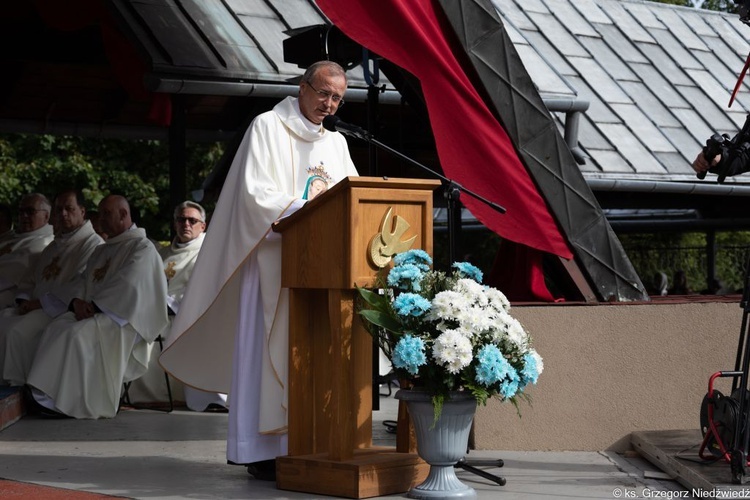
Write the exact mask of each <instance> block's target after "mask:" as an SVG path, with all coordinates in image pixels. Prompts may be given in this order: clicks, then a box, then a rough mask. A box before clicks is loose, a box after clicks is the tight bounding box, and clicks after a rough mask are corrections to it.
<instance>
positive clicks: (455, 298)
mask: <svg viewBox="0 0 750 500" xmlns="http://www.w3.org/2000/svg"><path fill="white" fill-rule="evenodd" d="M468 306H469V304H468V302H467V300H466V297H464V296H463V295H461V294H460V293H457V292H454V291H452V290H446V291H444V292H440V293H439V294H437V295H435V298H433V299H432V307H430V312H429V313H427V319H428V320H430V321H435V320H440V319H446V320H451V319H455V318H456V317H457V316H458V314H459V313H460V312H461V310H462V309H465V308H467V307H468Z"/></svg>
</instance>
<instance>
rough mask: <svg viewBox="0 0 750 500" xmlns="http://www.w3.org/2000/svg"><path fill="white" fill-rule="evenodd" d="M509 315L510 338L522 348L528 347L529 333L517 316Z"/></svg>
mask: <svg viewBox="0 0 750 500" xmlns="http://www.w3.org/2000/svg"><path fill="white" fill-rule="evenodd" d="M508 317H509V318H510V321H509V322H508V338H509V339H510V340H511V342H513V343H514V344H516V345H517V346H518V347H519V348H520V349H526V348H527V347H528V345H529V335H528V334H527V333H526V330H525V329H524V328H523V326H522V325H521V323H520V322H519V321H518V320H517V319H516V318H514V317H512V316H508Z"/></svg>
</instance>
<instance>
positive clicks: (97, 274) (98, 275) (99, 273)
mask: <svg viewBox="0 0 750 500" xmlns="http://www.w3.org/2000/svg"><path fill="white" fill-rule="evenodd" d="M109 260H110V259H107V262H105V263H104V265H103V266H102V267H100V268H99V269H94V283H96V282H98V281H101V280H103V279H104V277H105V276H106V275H107V271H108V270H109Z"/></svg>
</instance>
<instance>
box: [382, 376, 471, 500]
mask: <svg viewBox="0 0 750 500" xmlns="http://www.w3.org/2000/svg"><path fill="white" fill-rule="evenodd" d="M396 399H400V400H402V401H404V402H405V403H406V406H407V408H408V410H409V416H410V417H411V420H412V422H413V423H414V430H415V433H416V438H417V453H418V454H419V456H420V457H421V458H422V460H424V461H425V462H427V463H428V464H430V472H429V474H428V475H427V479H425V480H424V482H423V483H421V484H419V485H417V486H415V487H414V488H412V489H411V490H409V492H408V493H407V496H408V497H410V498H424V499H433V500H434V499H436V498H476V497H477V493H476V491H474V488H470V487H469V486H466V485H465V484H464V483H462V482H461V481H460V480H459V479H458V477H457V476H456V471H455V468H454V465H455V464H456V462H458V461H459V460H460V459H461V458H463V457H464V455H466V448H467V445H468V442H469V432H470V431H471V422H472V420H473V419H474V413H475V412H476V409H477V401H476V399H474V397H473V396H472V395H471V393H465V392H453V393H451V397H450V399H446V401H445V403H444V404H443V411H442V413H441V415H440V418H439V419H438V420H437V422H435V420H434V409H433V405H432V398H431V397H430V395H429V394H427V393H426V392H423V391H419V390H407V389H401V390H399V391H398V392H397V393H396ZM433 423H434V424H435V425H434V426H433Z"/></svg>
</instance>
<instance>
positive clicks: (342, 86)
mask: <svg viewBox="0 0 750 500" xmlns="http://www.w3.org/2000/svg"><path fill="white" fill-rule="evenodd" d="M345 90H346V76H345V73H344V72H343V70H342V69H341V68H340V66H338V65H335V63H330V62H325V63H323V64H322V65H321V64H319V63H316V65H314V66H313V67H311V68H310V69H309V70H308V72H306V73H305V76H303V80H302V83H300V93H299V98H291V97H289V98H287V99H285V100H284V101H282V102H280V103H279V104H277V105H276V106H275V107H274V108H273V110H272V111H269V112H267V113H263V114H261V115H259V116H258V117H256V118H255V120H254V121H253V123H252V124H251V125H250V127H249V129H248V130H247V132H246V133H245V136H244V139H243V141H242V143H241V144H240V146H239V149H238V151H237V153H236V155H235V158H234V160H233V162H232V165H231V167H230V171H229V173H228V176H227V179H226V181H225V182H224V188H223V189H222V192H221V195H220V197H219V201H218V203H217V206H216V210H215V211H214V215H213V219H212V221H213V222H212V224H211V227H210V228H209V231H208V235H207V237H206V241H205V243H204V244H203V249H202V250H201V254H200V255H199V257H198V261H197V262H196V265H195V269H194V270H193V275H192V277H191V279H190V283H189V285H188V288H187V290H186V292H185V297H184V299H183V301H182V304H181V307H180V314H178V315H177V317H176V318H175V321H174V324H173V326H172V332H171V334H170V345H168V347H167V348H166V349H165V351H164V353H163V354H162V356H161V358H160V363H161V364H162V366H164V367H165V368H166V369H167V370H168V371H169V372H170V373H172V374H173V375H175V376H176V377H178V378H180V379H181V380H182V381H183V382H185V383H186V384H190V385H192V386H194V387H198V388H201V389H204V390H209V391H217V392H229V431H228V437H227V459H228V460H229V461H230V462H232V463H235V464H250V463H253V462H259V461H265V460H270V459H274V458H275V457H277V456H280V455H285V454H286V453H287V441H286V431H287V414H286V408H287V403H286V398H287V388H288V387H287V381H286V379H287V374H288V369H287V365H288V362H287V361H288V349H287V344H288V323H289V321H288V319H289V318H288V290H282V289H281V277H280V275H281V238H280V236H278V235H276V234H275V233H273V232H272V230H271V225H272V223H273V222H274V221H276V220H278V219H279V218H281V217H282V216H284V215H286V214H289V213H292V212H294V211H295V210H297V209H298V208H299V207H301V206H302V205H303V204H304V202H305V199H310V198H311V196H305V195H306V194H308V193H306V191H307V187H308V184H309V183H308V180H309V179H310V178H311V177H320V178H322V179H324V181H325V184H326V187H330V186H332V185H333V184H335V183H337V182H339V181H341V180H342V179H344V178H345V177H348V176H354V175H357V171H356V169H355V168H354V165H353V163H352V161H351V158H350V156H349V151H348V147H347V144H346V140H345V139H344V137H343V136H341V134H339V133H337V132H330V131H327V130H325V129H323V127H322V126H321V122H322V120H323V118H324V117H325V116H327V115H329V114H333V113H334V112H335V111H336V109H337V107H338V105H339V102H340V101H341V96H342V95H343V93H344V92H345ZM323 196H324V195H323ZM230 387H231V391H230ZM261 402H262V404H261Z"/></svg>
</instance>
